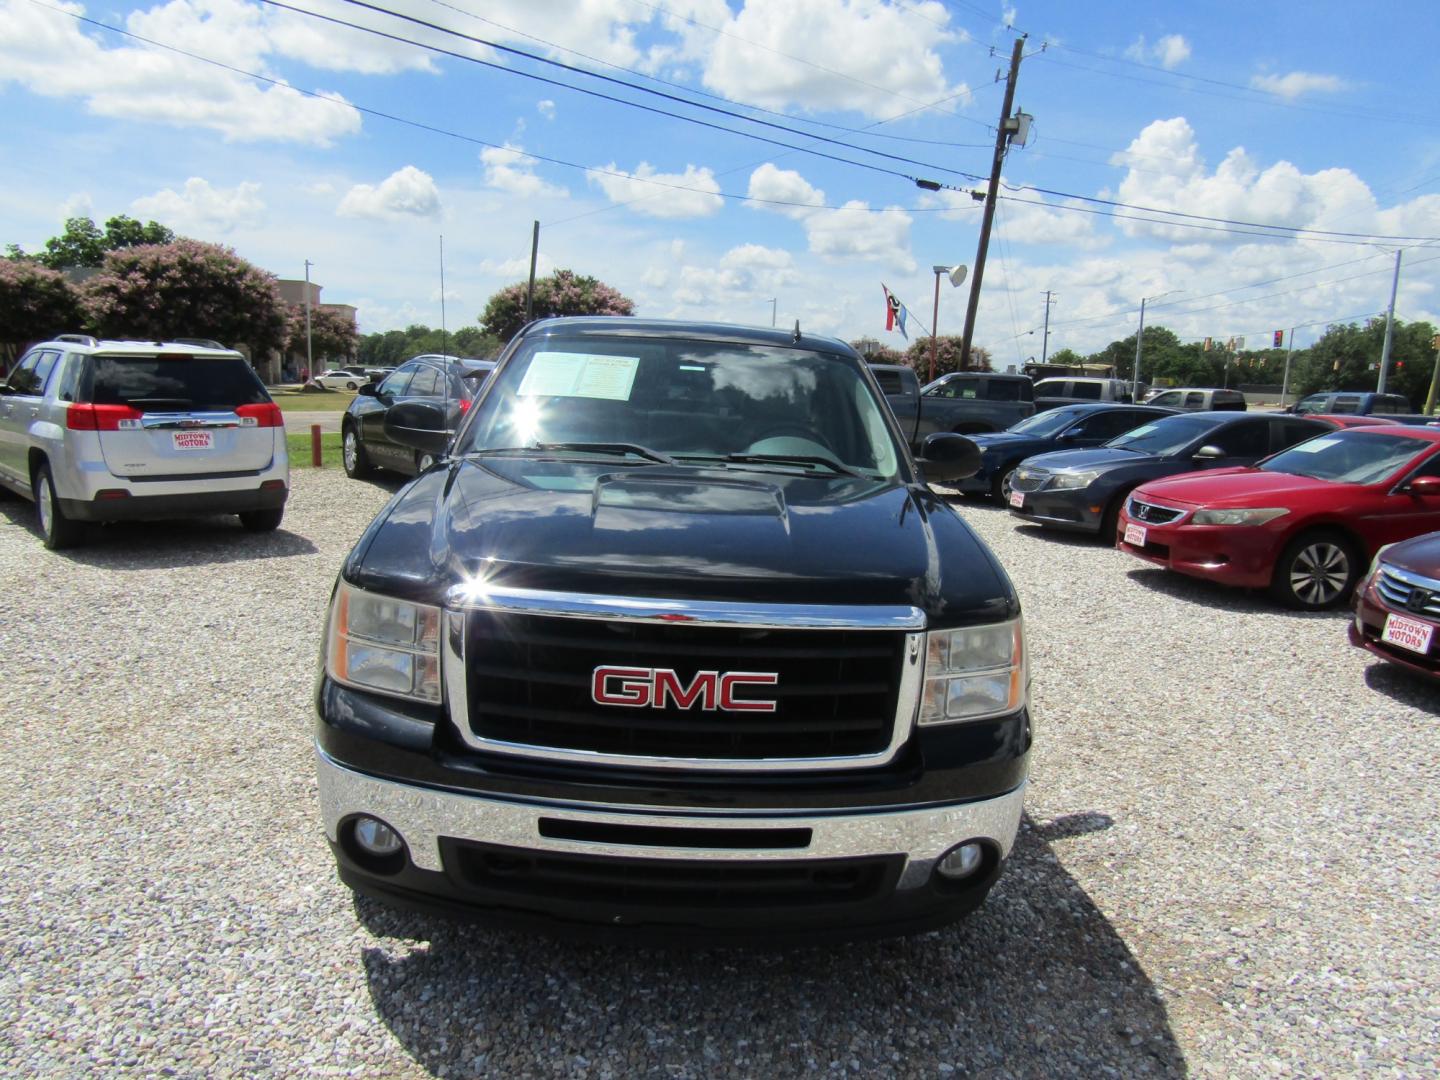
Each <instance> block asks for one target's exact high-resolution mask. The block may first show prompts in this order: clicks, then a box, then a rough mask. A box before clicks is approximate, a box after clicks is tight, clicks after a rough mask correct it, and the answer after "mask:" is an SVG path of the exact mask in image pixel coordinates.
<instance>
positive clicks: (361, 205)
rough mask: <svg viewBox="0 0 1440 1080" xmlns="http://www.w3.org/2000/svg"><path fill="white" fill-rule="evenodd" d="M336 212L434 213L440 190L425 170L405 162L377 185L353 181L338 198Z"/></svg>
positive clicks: (374, 215)
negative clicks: (353, 184) (354, 183)
mask: <svg viewBox="0 0 1440 1080" xmlns="http://www.w3.org/2000/svg"><path fill="white" fill-rule="evenodd" d="M336 213H338V214H339V215H340V216H341V217H368V218H405V217H436V216H437V215H439V213H440V191H439V189H438V188H436V186H435V181H434V180H433V179H432V178H431V176H430V174H429V173H427V172H422V171H421V170H420V169H417V168H416V167H415V166H414V165H406V166H405V167H404V168H403V169H399V170H397V171H396V172H393V173H391V174H390V175H389V176H388V177H386V178H385V179H384V180H383V181H381V183H380V184H379V186H377V187H372V186H371V185H369V184H356V185H355V186H354V187H352V188H351V189H350V190H349V191H347V192H346V193H345V197H344V198H343V199H341V200H340V205H339V207H338V208H337V210H336Z"/></svg>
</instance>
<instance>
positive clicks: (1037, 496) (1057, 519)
mask: <svg viewBox="0 0 1440 1080" xmlns="http://www.w3.org/2000/svg"><path fill="white" fill-rule="evenodd" d="M1023 494H1024V496H1025V501H1024V503H1023V504H1022V505H1020V506H1010V507H1009V510H1010V513H1012V514H1014V515H1015V516H1016V517H1017V518H1019V519H1020V520H1021V521H1028V522H1031V523H1032V524H1035V525H1046V526H1049V527H1051V528H1056V529H1073V530H1075V531H1077V532H1089V533H1098V532H1099V531H1100V523H1101V521H1102V520H1103V519H1104V517H1105V502H1106V498H1108V496H1107V497H1106V498H1102V497H1101V496H1099V495H1097V494H1096V493H1095V492H1093V491H1091V490H1090V489H1089V488H1064V489H1060V490H1056V489H1054V488H1041V489H1039V490H1038V491H1026V492H1023ZM1096 507H1098V508H1099V509H1096Z"/></svg>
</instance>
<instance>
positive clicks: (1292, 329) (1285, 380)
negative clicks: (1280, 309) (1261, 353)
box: [1280, 326, 1296, 409]
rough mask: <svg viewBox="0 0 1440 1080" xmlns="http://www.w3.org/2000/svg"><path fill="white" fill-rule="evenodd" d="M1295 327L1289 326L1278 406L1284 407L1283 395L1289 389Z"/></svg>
mask: <svg viewBox="0 0 1440 1080" xmlns="http://www.w3.org/2000/svg"><path fill="white" fill-rule="evenodd" d="M1295 329H1296V328H1295V327H1293V326H1292V327H1290V348H1289V350H1288V351H1287V352H1286V353H1285V377H1284V378H1283V379H1281V380H1280V408H1282V409H1283V408H1285V395H1286V394H1287V393H1289V391H1290V358H1291V357H1293V356H1294V355H1295Z"/></svg>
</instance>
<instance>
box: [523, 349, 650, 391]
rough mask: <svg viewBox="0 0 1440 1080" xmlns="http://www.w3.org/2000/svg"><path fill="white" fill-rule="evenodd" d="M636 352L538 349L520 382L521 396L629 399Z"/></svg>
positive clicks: (637, 364)
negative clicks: (611, 353)
mask: <svg viewBox="0 0 1440 1080" xmlns="http://www.w3.org/2000/svg"><path fill="white" fill-rule="evenodd" d="M639 366H640V358H639V357H638V356H596V355H592V354H590V353H572V352H537V353H536V354H535V357H534V359H532V360H531V361H530V367H529V369H528V370H527V371H526V372H525V378H524V379H523V380H522V381H521V383H520V390H519V396H520V397H583V398H603V399H605V400H607V401H629V400H630V390H631V388H632V387H633V386H634V385H635V372H636V370H637V369H638V368H639Z"/></svg>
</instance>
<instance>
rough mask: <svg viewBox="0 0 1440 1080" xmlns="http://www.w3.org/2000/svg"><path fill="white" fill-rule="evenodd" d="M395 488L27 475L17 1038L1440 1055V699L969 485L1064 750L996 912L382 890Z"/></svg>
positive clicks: (165, 1057)
mask: <svg viewBox="0 0 1440 1080" xmlns="http://www.w3.org/2000/svg"><path fill="white" fill-rule="evenodd" d="M393 488H394V485H390V486H385V485H379V484H367V483H358V482H354V481H348V480H346V479H345V478H344V476H343V475H342V474H341V473H339V472H338V471H325V472H314V471H311V470H302V471H297V472H296V473H295V475H294V493H293V496H292V500H291V503H290V507H289V510H288V511H287V516H286V519H285V523H284V524H283V525H282V527H281V529H280V531H278V532H276V533H272V534H265V535H259V536H256V535H249V534H246V533H244V532H242V531H241V530H240V528H239V527H238V525H236V524H235V523H234V521H233V519H216V520H213V521H203V522H193V523H175V524H170V523H167V524H164V525H136V526H123V527H112V528H109V529H107V530H105V531H104V533H103V535H101V536H99V537H97V538H96V539H95V540H94V541H92V543H90V544H89V545H88V546H84V547H81V548H78V549H75V550H74V551H71V552H64V553H52V552H48V551H46V550H44V549H43V548H42V547H41V545H40V542H39V540H38V538H37V537H36V535H35V532H34V528H33V524H32V522H33V516H34V515H33V507H32V506H31V505H30V504H29V503H27V502H22V501H19V500H10V501H5V502H0V581H3V583H4V588H3V590H0V612H3V621H0V642H3V654H4V657H5V660H4V669H3V670H4V675H5V677H4V679H3V680H0V712H3V715H4V716H6V717H7V719H8V725H9V729H10V732H11V734H10V740H11V741H10V745H9V746H8V748H7V749H8V752H7V754H6V755H5V757H6V765H7V767H6V768H5V769H4V770H3V779H0V829H3V842H4V846H5V850H6V852H7V856H8V858H7V873H6V874H5V875H4V876H3V879H0V959H3V963H0V1010H3V1014H4V1015H5V1016H6V1017H7V1023H6V1024H5V1026H4V1030H3V1033H0V1071H4V1072H5V1073H9V1074H15V1075H19V1074H29V1075H78V1074H81V1073H85V1072H89V1071H92V1070H94V1069H101V1070H107V1071H116V1070H119V1069H122V1068H131V1069H134V1070H135V1071H136V1072H139V1073H143V1074H147V1075H149V1074H158V1073H161V1072H167V1073H170V1074H174V1075H182V1076H200V1075H205V1076H211V1075H215V1076H224V1075H235V1074H240V1073H247V1074H256V1073H259V1074H297V1073H322V1074H323V1073H326V1072H333V1073H336V1074H349V1073H356V1074H362V1075H366V1076H424V1075H445V1076H455V1075H494V1076H520V1075H556V1076H572V1075H574V1076H595V1077H603V1076H613V1077H630V1076H654V1077H702V1076H703V1077H711V1076H755V1077H764V1076H776V1075H779V1076H786V1075H793V1074H802V1073H815V1074H822V1075H842V1074H843V1075H858V1076H872V1075H880V1076H886V1075H895V1076H940V1075H956V1076H964V1075H981V1076H1009V1075H1015V1076H1036V1077H1039V1076H1087V1077H1088V1076H1096V1075H1117V1076H1134V1075H1184V1074H1188V1073H1194V1074H1198V1075H1205V1076H1229V1075H1237V1074H1239V1075H1266V1076H1271V1075H1343V1074H1358V1073H1361V1072H1367V1071H1371V1070H1385V1071H1388V1072H1391V1073H1395V1074H1405V1075H1419V1074H1432V1075H1433V1073H1434V1070H1435V1062H1436V1061H1437V1060H1440V989H1437V988H1440V959H1437V956H1440V919H1437V915H1436V911H1437V903H1440V884H1437V883H1440V854H1437V843H1436V833H1435V822H1436V820H1437V818H1440V797H1437V794H1436V792H1437V791H1440V765H1437V763H1436V754H1435V747H1436V738H1435V729H1436V723H1437V715H1440V695H1437V694H1436V692H1435V691H1434V690H1433V689H1432V688H1430V687H1429V686H1427V685H1424V684H1422V683H1420V682H1419V681H1417V680H1415V679H1413V678H1411V677H1408V676H1406V675H1404V674H1402V673H1400V672H1398V671H1394V670H1391V669H1389V668H1387V667H1386V666H1384V665H1381V664H1379V663H1378V662H1372V661H1371V660H1370V658H1369V657H1368V656H1367V655H1366V654H1363V653H1361V652H1359V651H1358V650H1354V649H1352V648H1350V647H1349V646H1348V645H1347V644H1346V642H1345V620H1346V616H1345V614H1344V613H1329V614H1322V615H1299V614H1295V613H1292V612H1288V611H1282V610H1280V609H1278V608H1275V607H1274V606H1272V604H1271V603H1270V602H1269V601H1268V599H1266V598H1264V597H1261V596H1249V595H1247V594H1244V593H1238V592H1233V591H1228V590H1223V589H1220V588H1217V587H1212V586H1208V585H1206V584H1204V583H1200V582H1194V581H1189V580H1185V579H1181V578H1179V577H1177V576H1172V575H1168V574H1166V573H1165V572H1162V571H1160V570H1156V569H1153V568H1151V567H1149V566H1146V565H1143V564H1141V563H1140V562H1139V561H1138V560H1135V559H1133V558H1130V557H1128V556H1126V555H1124V554H1121V553H1119V552H1116V551H1113V550H1109V549H1107V548H1105V547H1102V546H1100V545H1098V544H1096V543H1095V542H1093V541H1089V540H1083V539H1075V538H1068V537H1063V536H1062V537H1055V536H1050V535H1045V534H1041V533H1040V532H1038V531H1036V530H1035V529H1033V528H1032V527H1030V526H1024V525H1017V524H1016V523H1015V521H1014V519H1013V518H1012V517H1011V516H1010V515H1009V514H1008V513H1006V512H1005V511H1003V510H1001V509H1000V508H998V507H995V506H992V505H990V504H988V503H985V502H976V501H957V504H956V505H957V506H959V508H960V509H961V512H962V513H963V514H964V515H965V517H966V518H967V519H968V520H969V521H970V522H971V523H972V524H973V525H974V526H975V528H976V529H977V531H979V533H980V534H981V535H982V536H983V537H984V538H985V539H986V541H987V542H989V543H990V544H991V545H992V546H993V548H994V549H995V551H996V553H997V554H998V555H999V557H1000V559H1001V561H1002V562H1003V563H1004V565H1005V566H1006V568H1007V569H1008V570H1009V572H1010V574H1011V576H1012V577H1013V579H1014V580H1015V583H1016V586H1017V588H1018V589H1019V591H1020V594H1021V598H1022V602H1023V605H1024V609H1025V615H1026V620H1027V628H1028V631H1029V637H1030V644H1031V673H1032V675H1033V677H1034V703H1035V708H1036V711H1037V716H1038V720H1037V729H1036V730H1037V745H1036V752H1035V755H1034V758H1033V763H1032V770H1031V787H1030V791H1029V795H1028V797H1027V820H1026V823H1025V825H1024V827H1023V829H1022V833H1021V837H1020V841H1019V843H1018V846H1017V849H1016V852H1015V855H1014V857H1013V858H1012V860H1011V862H1010V865H1009V867H1008V869H1007V872H1006V874H1005V875H1004V876H1003V877H1002V879H1001V882H1000V884H999V885H998V886H997V888H996V890H995V892H994V893H993V894H992V895H991V897H990V899H989V901H988V902H987V903H986V905H985V906H984V907H983V908H982V909H981V910H980V911H979V912H977V913H976V914H975V915H974V916H972V917H971V918H970V919H969V920H968V921H966V922H964V923H962V924H960V925H958V926H956V927H954V928H951V929H949V930H946V931H942V932H937V933H932V934H928V935H922V936H918V937H914V938H909V939H902V940H893V941H883V942H874V943H863V944H855V945H850V946H844V947H834V948H827V949H814V950H803V951H794V952H757V951H749V950H727V951H715V952H700V953H684V952H674V951H660V950H650V949H626V948H618V947H608V946H603V947H602V946H595V945H587V944H581V943H572V942H563V941H553V940H549V939H545V938H536V937H525V936H521V935H517V934H510V933H502V932H497V931H491V930H487V929H485V928H484V927H481V926H473V925H462V924H458V923H450V922H446V921H443V920H439V919H434V918H428V917H421V916H413V915H407V914H401V913H396V912H392V911H389V910H387V909H385V908H383V907H380V906H378V905H375V904H372V903H370V902H368V901H367V902H359V903H356V902H354V901H352V899H351V898H350V895H349V893H348V892H347V891H346V890H345V889H344V888H343V887H342V886H340V885H339V883H338V882H337V881H336V879H335V876H334V871H333V864H332V860H331V857H330V854H329V851H328V849H327V848H326V846H325V843H324V839H323V836H322V835H321V832H320V827H319V823H318V812H317V806H316V800H315V790H314V783H313V773H312V764H311V747H310V739H311V735H310V724H311V708H310V701H309V695H310V692H311V688H312V683H313V679H314V675H315V664H316V654H317V650H318V646H319V635H320V632H321V623H322V619H323V614H324V608H325V602H326V598H327V596H328V594H329V589H330V586H331V583H332V581H333V579H334V576H335V574H336V572H337V570H338V568H339V564H340V560H341V559H342V557H343V556H344V554H345V552H346V551H347V550H348V549H349V547H350V546H351V544H352V543H353V542H354V540H355V539H356V537H357V536H358V535H359V533H360V531H361V530H362V529H363V528H364V526H365V524H366V523H367V522H368V521H369V520H370V519H371V518H372V517H373V515H374V513H375V512H376V511H377V510H378V509H379V508H380V506H381V505H382V504H383V503H384V501H385V500H386V499H387V498H388V496H389V493H390V491H391V490H393Z"/></svg>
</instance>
